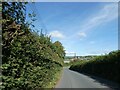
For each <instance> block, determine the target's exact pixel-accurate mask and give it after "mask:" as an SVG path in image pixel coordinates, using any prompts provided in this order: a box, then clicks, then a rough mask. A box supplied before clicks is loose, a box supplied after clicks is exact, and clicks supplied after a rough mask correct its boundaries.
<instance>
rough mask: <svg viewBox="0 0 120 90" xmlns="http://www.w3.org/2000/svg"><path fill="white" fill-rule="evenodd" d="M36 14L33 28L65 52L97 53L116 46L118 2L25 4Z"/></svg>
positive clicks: (28, 10)
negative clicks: (57, 43)
mask: <svg viewBox="0 0 120 90" xmlns="http://www.w3.org/2000/svg"><path fill="white" fill-rule="evenodd" d="M26 9H27V11H26V13H28V12H33V11H34V12H35V13H36V19H37V20H36V21H35V22H34V23H33V24H34V25H35V28H36V29H37V30H39V31H40V30H41V29H43V32H44V33H46V34H47V35H48V36H51V40H52V42H55V41H60V42H61V43H62V45H63V46H64V49H65V51H66V53H67V54H66V55H68V56H69V55H71V56H72V55H74V54H73V53H76V55H78V56H86V55H101V54H106V53H109V52H110V51H113V50H117V49H118V3H112V2H111V3H110V2H36V3H29V4H28V5H27V8H26Z"/></svg>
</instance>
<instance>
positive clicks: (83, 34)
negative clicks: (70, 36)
mask: <svg viewBox="0 0 120 90" xmlns="http://www.w3.org/2000/svg"><path fill="white" fill-rule="evenodd" d="M78 35H79V37H80V38H82V37H86V36H87V35H86V33H85V32H79V33H78Z"/></svg>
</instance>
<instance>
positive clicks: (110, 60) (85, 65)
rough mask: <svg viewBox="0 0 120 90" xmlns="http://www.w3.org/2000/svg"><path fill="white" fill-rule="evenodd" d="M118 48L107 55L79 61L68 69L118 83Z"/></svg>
mask: <svg viewBox="0 0 120 90" xmlns="http://www.w3.org/2000/svg"><path fill="white" fill-rule="evenodd" d="M119 58H120V50H118V51H113V52H110V53H109V54H108V55H104V56H98V57H96V58H94V59H93V60H89V61H82V62H81V61H79V62H77V64H73V65H71V67H70V69H71V70H75V71H78V72H84V73H89V74H93V75H97V76H100V77H103V78H106V79H109V80H113V81H116V82H118V83H120V76H119V75H120V59H119Z"/></svg>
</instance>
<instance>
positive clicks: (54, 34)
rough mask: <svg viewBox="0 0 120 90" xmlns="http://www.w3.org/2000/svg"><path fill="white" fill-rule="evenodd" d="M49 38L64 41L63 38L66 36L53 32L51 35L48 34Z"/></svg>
mask: <svg viewBox="0 0 120 90" xmlns="http://www.w3.org/2000/svg"><path fill="white" fill-rule="evenodd" d="M48 36H51V37H54V38H60V39H62V38H64V37H65V36H64V35H63V34H62V33H61V32H59V31H52V32H50V33H49V34H48Z"/></svg>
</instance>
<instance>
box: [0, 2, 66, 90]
mask: <svg viewBox="0 0 120 90" xmlns="http://www.w3.org/2000/svg"><path fill="white" fill-rule="evenodd" d="M25 5H26V3H21V2H11V3H10V2H9V3H7V2H4V3H2V6H3V7H2V13H3V19H4V20H6V22H5V23H3V24H2V34H3V36H2V39H3V42H2V43H3V46H2V50H3V53H2V54H3V57H2V66H1V68H2V76H1V78H2V86H0V88H1V89H3V90H11V89H16V90H40V89H41V88H46V87H47V86H48V84H50V82H53V81H54V79H55V75H56V73H57V72H60V70H61V69H62V66H63V59H64V56H65V52H64V49H63V46H62V44H61V43H60V42H59V41H56V42H54V43H52V42H51V39H50V37H48V36H45V35H44V34H42V33H41V34H40V35H38V34H37V33H36V32H33V31H32V30H31V29H30V28H29V26H30V24H28V23H26V22H25ZM19 23H21V25H19Z"/></svg>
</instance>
